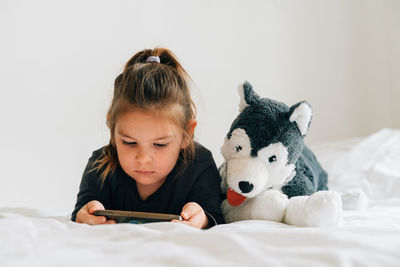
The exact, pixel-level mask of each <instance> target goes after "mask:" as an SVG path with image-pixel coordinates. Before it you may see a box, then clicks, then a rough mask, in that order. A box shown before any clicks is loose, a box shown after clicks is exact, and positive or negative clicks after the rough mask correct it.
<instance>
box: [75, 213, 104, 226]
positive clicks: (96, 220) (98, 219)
mask: <svg viewBox="0 0 400 267" xmlns="http://www.w3.org/2000/svg"><path fill="white" fill-rule="evenodd" d="M81 221H82V222H84V223H87V224H90V225H95V224H103V223H106V221H107V219H106V217H105V216H96V215H91V214H88V213H86V214H83V215H82V218H81Z"/></svg>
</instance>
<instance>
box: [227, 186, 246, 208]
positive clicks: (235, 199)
mask: <svg viewBox="0 0 400 267" xmlns="http://www.w3.org/2000/svg"><path fill="white" fill-rule="evenodd" d="M226 198H227V199H228V203H229V205H231V206H234V207H236V206H239V205H240V204H242V203H243V201H245V200H246V198H247V197H245V196H242V195H241V194H239V193H236V192H235V191H233V190H232V189H230V188H229V189H228V193H227V194H226Z"/></svg>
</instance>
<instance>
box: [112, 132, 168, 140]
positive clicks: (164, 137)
mask: <svg viewBox="0 0 400 267" xmlns="http://www.w3.org/2000/svg"><path fill="white" fill-rule="evenodd" d="M117 133H118V134H119V135H121V136H123V137H128V138H130V139H134V140H136V138H133V137H130V136H129V135H127V134H124V133H123V132H121V131H117ZM171 137H174V136H173V135H166V136H162V137H159V138H156V139H154V140H155V141H157V140H164V139H168V138H171Z"/></svg>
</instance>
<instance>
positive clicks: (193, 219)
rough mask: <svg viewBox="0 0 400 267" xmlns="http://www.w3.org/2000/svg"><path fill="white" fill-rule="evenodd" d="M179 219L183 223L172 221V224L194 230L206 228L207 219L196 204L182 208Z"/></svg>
mask: <svg viewBox="0 0 400 267" xmlns="http://www.w3.org/2000/svg"><path fill="white" fill-rule="evenodd" d="M181 217H182V219H183V221H179V220H172V222H179V223H183V224H187V225H190V226H193V227H196V228H206V227H207V226H208V217H207V216H206V214H205V213H204V210H203V209H202V208H201V206H200V205H199V204H197V203H196V202H189V203H186V205H185V206H183V209H182V212H181Z"/></svg>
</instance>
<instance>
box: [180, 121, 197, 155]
mask: <svg viewBox="0 0 400 267" xmlns="http://www.w3.org/2000/svg"><path fill="white" fill-rule="evenodd" d="M196 126H197V121H196V119H191V120H190V121H189V122H188V125H187V132H188V134H189V137H188V138H193V135H194V129H195V128H196ZM188 145H189V140H188V139H187V138H184V139H183V142H182V145H181V148H182V149H185V148H187V147H188Z"/></svg>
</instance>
